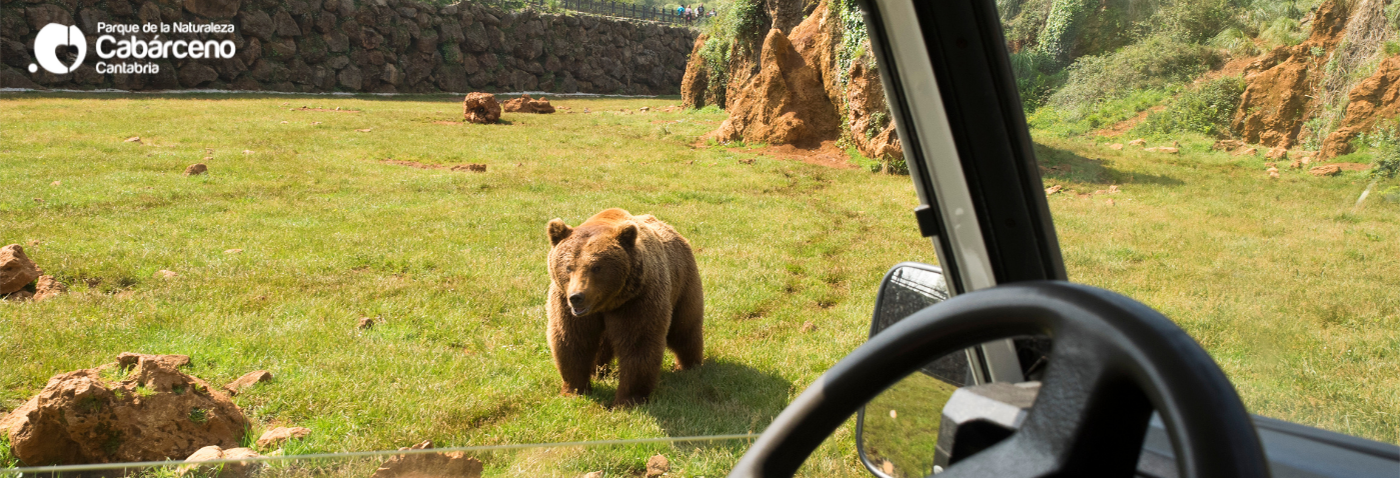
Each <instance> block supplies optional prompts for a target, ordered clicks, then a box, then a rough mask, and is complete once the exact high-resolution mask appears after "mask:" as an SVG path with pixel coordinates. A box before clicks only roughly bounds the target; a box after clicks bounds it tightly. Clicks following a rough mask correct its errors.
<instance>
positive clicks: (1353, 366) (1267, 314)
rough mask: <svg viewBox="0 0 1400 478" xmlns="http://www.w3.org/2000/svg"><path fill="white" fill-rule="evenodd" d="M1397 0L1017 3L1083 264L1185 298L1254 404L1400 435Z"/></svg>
mask: <svg viewBox="0 0 1400 478" xmlns="http://www.w3.org/2000/svg"><path fill="white" fill-rule="evenodd" d="M1386 4H1387V2H1378V1H1364V0H1363V1H1356V2H1339V1H1332V0H1328V1H1302V2H1268V1H1254V2H1246V3H1245V4H1243V5H1246V6H1241V4H1237V3H1231V2H1205V3H1204V4H1202V3H1200V2H1184V1H1182V2H1161V3H1160V5H1156V6H1155V7H1154V8H1152V9H1147V10H1141V11H1139V10H1135V9H1133V8H1129V7H1127V6H1126V5H1117V4H1114V5H1113V6H1110V7H1108V8H1106V9H1105V10H1103V11H1100V12H1097V13H1092V14H1076V13H1065V14H1066V15H1070V16H1068V17H1063V16H1061V15H1060V13H1063V12H1062V11H1061V10H1059V9H1060V8H1061V5H1060V4H1059V3H1055V4H1054V5H1053V6H1052V5H1051V4H1050V2H1041V3H1036V2H1008V3H1006V4H1005V5H1003V4H1002V2H998V5H1000V6H1002V9H1001V13H1002V20H1003V23H1004V28H1005V30H1006V35H1007V42H1008V48H1009V52H1010V56H1011V63H1012V66H1013V69H1014V70H1015V73H1016V75H1017V86H1018V88H1019V89H1020V93H1021V96H1022V100H1023V107H1024V110H1025V111H1026V115H1027V118H1028V122H1029V123H1030V127H1031V136H1032V137H1033V138H1034V140H1035V142H1036V156H1037V158H1038V159H1039V162H1040V168H1041V169H1040V171H1041V175H1042V177H1043V179H1044V187H1045V188H1046V189H1045V193H1046V195H1047V199H1048V201H1049V203H1050V210H1051V211H1052V213H1053V216H1054V220H1055V226H1056V230H1057V232H1058V235H1059V240H1060V246H1061V248H1062V250H1063V253H1064V260H1065V268H1066V270H1067V272H1068V274H1069V279H1070V280H1071V281H1074V282H1080V283H1085V284H1090V285H1095V286H1098V287H1103V288H1106V289H1110V290H1113V291H1117V292H1120V293H1123V294H1126V295H1128V296H1130V297H1133V298H1134V299H1137V300H1139V301H1142V302H1144V303H1146V304H1147V305H1149V306H1151V307H1153V308H1154V309H1156V310H1158V311H1161V312H1162V313H1163V314H1165V315H1166V316H1168V317H1170V318H1172V319H1173V320H1174V321H1175V322H1176V323H1177V324H1178V325H1180V326H1181V327H1182V328H1184V329H1185V330H1186V331H1187V332H1188V333H1189V334H1190V335H1191V336H1192V337H1194V338H1195V339H1196V340H1197V341H1198V342H1200V343H1201V345H1203V346H1204V347H1205V348H1206V350H1207V351H1209V352H1210V354H1211V356H1212V357H1214V358H1215V360H1216V362H1217V363H1218V364H1219V365H1220V367H1221V368H1222V369H1224V371H1225V373H1226V374H1227V375H1228V376H1229V377H1230V379H1231V381H1232V382H1233V383H1234V385H1235V389H1236V390H1237V391H1238V392H1239V394H1240V396H1241V398H1243V400H1244V403H1245V405H1246V407H1248V408H1249V410H1250V412H1252V413H1256V414H1260V415H1264V416H1268V417H1274V418H1280V419H1284V420H1288V421H1292V422H1297V423H1303V424H1308V425H1311V426H1316V427H1320V428H1324V429H1328V430H1333V431H1337V432H1341V433H1345V434H1349V435H1355V436H1361V437H1366V438H1370V439H1373V440H1379V441H1384V442H1390V443H1396V442H1397V441H1400V435H1397V430H1400V428H1398V427H1397V424H1400V422H1398V421H1397V420H1400V418H1397V417H1396V415H1395V413H1394V410H1396V407H1397V406H1400V402H1397V396H1398V395H1397V394H1396V393H1395V390H1396V386H1397V384H1398V383H1397V382H1396V380H1395V377H1396V376H1397V374H1396V372H1397V371H1400V362H1397V357H1396V356H1395V354H1394V351H1395V350H1396V346H1397V345H1400V335H1397V334H1396V332H1395V331H1396V326H1397V324H1400V322H1397V320H1400V290H1397V289H1396V287H1395V284H1394V281H1393V279H1391V278H1393V277H1396V275H1397V273H1400V269H1397V267H1400V262H1397V258H1400V234H1398V233H1397V231H1400V180H1398V179H1397V178H1396V172H1397V168H1398V167H1400V142H1397V141H1398V140H1397V138H1400V129H1397V123H1396V121H1395V113H1394V111H1395V110H1394V108H1395V107H1396V106H1397V105H1396V103H1395V102H1394V100H1393V99H1391V100H1380V99H1378V98H1374V97H1371V96H1367V95H1372V94H1376V93H1378V91H1376V90H1377V86H1378V83H1380V82H1385V81H1389V80H1387V78H1390V77H1391V76H1393V75H1394V72H1395V71H1396V70H1395V67H1396V66H1400V57H1397V56H1395V55H1396V53H1400V47H1397V45H1400V44H1397V43H1396V42H1397V41H1400V35H1397V32H1400V23H1397V22H1400V16H1396V13H1397V10H1396V9H1395V7H1394V6H1386ZM1047 15H1048V16H1047ZM1129 26H1135V27H1132V28H1129ZM1290 75H1295V76H1290ZM1387 75H1390V76H1387ZM1284 77H1292V78H1295V79H1297V81H1296V82H1289V81H1284V80H1283V78H1284ZM1389 91H1390V92H1391V93H1390V94H1392V95H1393V94H1394V92H1396V91H1397V90H1395V87H1394V86H1391V87H1390V90H1389ZM1382 105H1388V106H1382ZM1377 107H1380V108H1377ZM1383 108H1390V110H1388V112H1387V110H1383Z"/></svg>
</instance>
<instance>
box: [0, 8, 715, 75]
mask: <svg viewBox="0 0 1400 478" xmlns="http://www.w3.org/2000/svg"><path fill="white" fill-rule="evenodd" d="M99 22H103V23H108V24H146V23H162V22H163V23H172V24H173V23H175V22H190V23H201V24H203V23H211V22H212V23H219V24H225V23H231V24H233V25H234V26H235V29H234V33H211V34H173V35H172V34H165V35H163V36H161V38H160V40H161V41H166V40H171V39H183V40H193V39H196V38H198V39H201V40H217V41H223V40H230V41H232V42H233V43H234V44H235V45H236V46H237V54H236V55H235V56H234V57H233V58H227V59H199V60H190V59H184V60H180V59H174V58H169V59H161V60H156V61H154V63H156V64H158V65H159V67H160V71H159V73H156V74H115V73H113V74H100V73H98V72H97V71H96V69H95V66H96V64H97V62H98V61H101V59H100V58H98V55H97V54H95V50H94V43H95V42H96V40H97V37H98V33H97V25H98V23H99ZM48 23H60V24H66V25H77V26H78V27H79V28H80V29H81V30H82V31H83V32H84V33H85V34H86V36H87V43H88V49H87V55H86V58H85V59H84V60H83V66H82V67H80V68H78V69H77V70H76V71H75V72H73V73H70V74H64V75H56V74H52V73H49V72H48V71H45V70H44V69H39V70H38V71H37V72H35V73H31V72H30V71H29V66H30V65H31V64H33V63H35V61H36V60H35V59H34V58H33V56H34V38H35V35H36V34H37V33H38V31H39V29H40V28H42V27H43V26H44V25H46V24H48ZM156 35H157V34H155V33H150V34H142V33H138V34H136V37H137V38H139V39H142V40H146V41H149V40H151V39H153V38H154V37H155V36H156ZM696 35H697V33H696V32H695V31H694V30H691V29H688V28H680V27H672V26H667V25H661V24H656V23H649V22H640V21H629V20H621V19H612V18H601V17H595V16H589V15H578V14H553V13H542V12H537V11H533V10H522V11H501V10H500V9H498V8H495V7H492V6H486V5H480V4H475V3H469V2H462V3H458V4H455V5H448V6H433V5H428V4H424V3H419V2H415V1H411V0H363V1H360V0H324V1H322V0H290V1H286V2H281V1H271V0H147V1H144V2H142V1H133V0H57V1H53V0H49V1H44V0H0V63H3V65H0V87H9V88H62V89H99V88H114V89H119V90H130V91H136V90H172V89H196V88H198V89H230V90H262V91H284V92H304V93H311V92H331V91H342V92H370V93H433V92H453V93H461V92H467V91H496V92H507V91H547V92H557V93H580V92H581V93H610V94H634V95H645V94H677V93H678V92H679V91H680V84H681V78H682V76H683V75H684V74H685V65H686V60H687V57H688V55H689V53H690V50H691V44H692V43H694V41H695V37H696ZM114 36H117V37H118V38H119V39H120V38H126V37H127V36H129V35H114ZM172 37H174V38H172ZM67 61H70V60H65V63H67ZM131 61H136V60H134V59H133V60H128V62H131Z"/></svg>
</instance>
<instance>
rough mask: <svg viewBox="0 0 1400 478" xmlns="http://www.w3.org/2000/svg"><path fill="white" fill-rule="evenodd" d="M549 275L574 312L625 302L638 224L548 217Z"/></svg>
mask: <svg viewBox="0 0 1400 478" xmlns="http://www.w3.org/2000/svg"><path fill="white" fill-rule="evenodd" d="M548 230H549V242H550V243H551V244H553V248H552V249H550V251H549V275H550V278H552V279H553V280H554V283H555V284H558V285H559V290H561V291H563V292H564V298H565V300H566V301H568V304H569V310H570V311H571V312H573V314H574V315H575V316H583V315H587V314H592V313H599V312H607V311H609V310H612V309H614V308H616V307H617V306H619V305H621V304H622V303H623V302H626V301H627V299H628V298H629V297H628V294H627V290H628V288H629V286H630V285H631V282H633V281H631V280H629V279H630V278H631V277H632V274H633V272H634V269H635V268H636V264H635V262H634V260H633V255H634V253H635V252H636V248H637V225H636V224H634V223H632V222H624V223H620V224H616V225H612V224H584V225H581V226H579V227H578V228H571V227H569V225H568V224H564V221H563V220H560V219H555V220H553V221H549V229H548Z"/></svg>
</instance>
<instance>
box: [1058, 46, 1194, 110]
mask: <svg viewBox="0 0 1400 478" xmlns="http://www.w3.org/2000/svg"><path fill="white" fill-rule="evenodd" d="M1219 61H1220V57H1219V55H1218V54H1217V53H1216V52H1215V51H1214V50H1212V49H1210V48H1207V47H1205V46H1201V45H1194V44H1186V43H1181V42H1179V41H1176V40H1174V39H1171V38H1170V37H1168V36H1164V35H1154V36H1151V37H1148V38H1146V39H1144V40H1143V41H1141V42H1138V43H1136V44H1133V45H1129V46H1126V47H1123V48H1121V49H1119V50H1118V51H1116V52H1113V53H1110V54H1107V55H1096V56H1086V57H1082V58H1080V59H1079V60H1077V61H1075V63H1074V64H1073V65H1070V67H1069V69H1068V77H1067V79H1066V82H1065V86H1064V88H1061V89H1060V90H1059V91H1056V92H1055V94H1053V95H1051V96H1050V101H1049V103H1050V104H1052V105H1054V106H1056V107H1057V108H1059V109H1061V110H1063V111H1064V112H1065V113H1067V114H1068V115H1069V117H1071V118H1077V117H1079V116H1081V115H1083V114H1085V113H1086V112H1087V110H1090V109H1092V107H1093V106H1094V105H1095V104H1097V103H1099V102H1102V101H1105V100H1109V99H1114V98H1121V97H1124V96H1126V95H1128V93H1130V92H1133V91H1136V90H1146V89H1163V88H1166V87H1168V86H1171V85H1175V84H1180V83H1182V82H1185V81H1187V80H1190V79H1191V78H1194V77H1195V76H1196V75H1199V74H1201V73H1203V72H1205V71H1206V70H1209V69H1210V68H1211V67H1212V66H1214V65H1215V64H1217V63H1219Z"/></svg>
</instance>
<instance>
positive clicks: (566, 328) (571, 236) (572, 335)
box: [547, 209, 705, 406]
mask: <svg viewBox="0 0 1400 478" xmlns="http://www.w3.org/2000/svg"><path fill="white" fill-rule="evenodd" d="M548 232H549V241H550V243H551V244H552V245H553V246H552V249H550V251H549V276H550V278H551V279H552V280H551V281H550V284H549V305H548V309H549V327H548V331H547V335H548V338H549V349H550V351H551V352H552V353H553V355H554V366H555V367H556V368H558V369H559V375H561V376H562V377H563V379H564V387H563V392H564V393H565V394H574V393H577V394H583V393H588V392H589V391H591V390H592V384H591V380H592V377H593V374H594V373H595V372H596V371H597V370H598V369H600V368H601V367H603V366H606V365H607V364H609V363H610V362H611V361H612V359H613V355H614V354H616V356H617V364H618V386H617V398H616V400H615V401H614V402H613V403H614V405H620V406H626V405H634V404H637V403H641V402H644V401H646V399H647V396H648V395H651V391H652V389H654V388H656V383H657V381H659V380H660V378H661V359H662V355H663V354H664V353H665V349H667V348H670V349H671V351H672V352H674V353H675V354H676V362H677V364H678V368H679V369H681V370H685V369H689V368H692V367H696V366H699V365H700V362H701V361H702V360H703V357H704V348H705V340H704V336H703V324H704V310H705V299H704V293H703V291H702V289H701V286H700V270H699V269H698V268H697V267H696V265H695V255H694V254H693V253H692V252H691V250H690V242H689V241H686V240H685V238H684V237H681V235H680V234H679V233H677V232H676V230H675V229H672V228H671V226H668V225H666V223H663V222H661V221H660V220H658V219H656V218H655V217H652V216H651V215H640V216H633V215H632V214H630V213H628V212H627V211H624V210H622V209H608V210H606V211H603V212H600V213H598V214H597V215H595V216H593V217H591V218H588V220H587V221H584V223H583V224H580V225H579V226H578V227H576V228H571V227H569V225H568V224H565V223H564V221H562V220H560V219H554V220H553V221H550V222H549V227H548Z"/></svg>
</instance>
